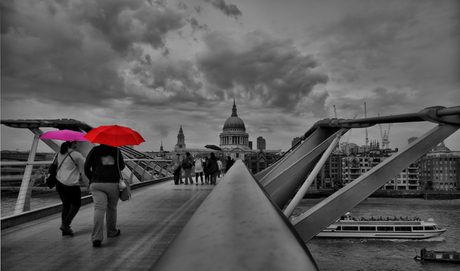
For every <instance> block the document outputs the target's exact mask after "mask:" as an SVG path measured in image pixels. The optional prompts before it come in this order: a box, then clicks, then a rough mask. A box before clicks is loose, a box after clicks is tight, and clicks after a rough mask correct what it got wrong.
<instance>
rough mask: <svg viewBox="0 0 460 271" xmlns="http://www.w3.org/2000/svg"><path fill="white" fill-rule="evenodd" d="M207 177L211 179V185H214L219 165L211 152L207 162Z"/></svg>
mask: <svg viewBox="0 0 460 271" xmlns="http://www.w3.org/2000/svg"><path fill="white" fill-rule="evenodd" d="M208 170H209V176H210V177H211V184H213V185H216V180H217V173H218V172H219V165H218V164H217V158H216V155H215V154H214V153H213V152H211V158H209V160H208Z"/></svg>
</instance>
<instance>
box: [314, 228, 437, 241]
mask: <svg viewBox="0 0 460 271" xmlns="http://www.w3.org/2000/svg"><path fill="white" fill-rule="evenodd" d="M443 232H445V229H443V230H439V231H436V232H411V233H395V232H392V233H388V232H346V231H340V232H333V231H322V232H320V233H318V234H317V235H316V237H327V238H375V239H382V238H385V239H427V238H432V237H436V236H439V235H441V234H442V233H443Z"/></svg>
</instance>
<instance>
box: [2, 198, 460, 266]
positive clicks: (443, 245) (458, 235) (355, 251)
mask: <svg viewBox="0 0 460 271" xmlns="http://www.w3.org/2000/svg"><path fill="white" fill-rule="evenodd" d="M320 201H321V199H304V200H302V201H301V203H300V204H299V206H298V207H297V209H296V210H295V211H294V213H293V215H295V216H297V215H299V214H300V213H302V212H305V211H306V210H308V209H309V208H311V207H312V206H314V205H315V204H317V203H318V202H320ZM59 202H60V200H59V196H58V195H57V193H56V192H51V193H40V194H38V193H37V194H36V195H35V196H33V197H32V202H31V207H32V209H35V208H40V207H44V206H47V205H51V204H55V203H59ZM15 203H16V195H15V193H2V217H4V216H8V215H11V214H13V211H14V205H15ZM350 211H351V213H352V215H353V216H354V217H357V218H359V217H372V216H374V217H380V216H382V217H385V218H386V217H387V216H389V217H393V216H397V217H400V216H402V217H406V216H408V217H419V218H421V219H422V220H427V219H428V218H433V219H434V221H435V222H436V223H437V224H438V225H439V226H442V227H445V228H446V229H447V230H446V232H445V233H444V234H442V235H441V236H439V237H435V238H431V239H426V240H417V241H414V240H396V239H394V240H379V239H331V238H313V239H312V240H310V241H308V242H307V247H308V249H309V250H310V252H311V254H312V256H313V258H314V259H315V261H316V263H317V265H318V267H319V269H320V270H322V271H328V270H331V271H332V270H334V271H342V270H343V271H358V270H363V271H368V270H384V271H387V270H395V271H396V270H398V271H399V270H414V271H418V270H423V271H431V270H436V271H437V270H441V271H454V270H455V271H458V270H460V265H459V264H452V263H436V262H420V261H417V260H414V257H415V255H419V254H420V249H422V248H427V249H429V250H431V249H435V250H456V251H460V200H432V201H427V200H424V199H394V198H392V199H384V198H369V199H367V200H365V201H363V202H362V203H360V204H359V205H357V206H356V207H355V208H353V209H352V210H350Z"/></svg>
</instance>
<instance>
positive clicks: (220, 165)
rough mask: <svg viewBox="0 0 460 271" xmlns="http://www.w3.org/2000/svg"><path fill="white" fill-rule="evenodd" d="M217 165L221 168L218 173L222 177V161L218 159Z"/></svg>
mask: <svg viewBox="0 0 460 271" xmlns="http://www.w3.org/2000/svg"><path fill="white" fill-rule="evenodd" d="M217 165H218V166H219V171H218V172H217V176H218V177H220V174H221V172H222V161H220V158H217Z"/></svg>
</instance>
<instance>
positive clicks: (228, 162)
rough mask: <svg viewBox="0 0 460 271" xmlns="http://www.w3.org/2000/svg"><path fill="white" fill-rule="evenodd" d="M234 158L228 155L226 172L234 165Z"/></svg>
mask: <svg viewBox="0 0 460 271" xmlns="http://www.w3.org/2000/svg"><path fill="white" fill-rule="evenodd" d="M233 163H234V162H233V160H232V158H231V157H230V156H227V160H226V161H225V172H228V170H229V169H230V168H231V167H232V165H233Z"/></svg>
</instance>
